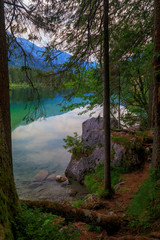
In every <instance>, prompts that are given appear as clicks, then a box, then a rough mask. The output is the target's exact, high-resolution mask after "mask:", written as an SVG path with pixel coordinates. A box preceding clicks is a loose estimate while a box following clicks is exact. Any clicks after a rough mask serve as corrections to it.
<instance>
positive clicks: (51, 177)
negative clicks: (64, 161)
mask: <svg viewBox="0 0 160 240" xmlns="http://www.w3.org/2000/svg"><path fill="white" fill-rule="evenodd" d="M56 176H57V175H56V174H54V173H53V174H50V175H49V176H48V177H47V179H46V180H47V181H55V180H56Z"/></svg>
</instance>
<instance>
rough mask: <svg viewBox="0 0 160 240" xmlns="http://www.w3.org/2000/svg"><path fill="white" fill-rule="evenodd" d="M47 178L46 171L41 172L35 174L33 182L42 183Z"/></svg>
mask: <svg viewBox="0 0 160 240" xmlns="http://www.w3.org/2000/svg"><path fill="white" fill-rule="evenodd" d="M47 176H48V171H47V170H41V171H40V172H39V173H37V174H36V175H35V176H34V181H37V182H38V181H44V180H45V179H46V178H47Z"/></svg>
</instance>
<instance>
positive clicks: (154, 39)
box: [0, 0, 160, 240]
mask: <svg viewBox="0 0 160 240" xmlns="http://www.w3.org/2000/svg"><path fill="white" fill-rule="evenodd" d="M0 23H1V24H0V65H1V68H0V240H29V239H33V240H36V239H38V240H40V239H44V240H46V239H50V240H53V239H56V240H58V239H73V240H74V239H81V240H84V239H86V240H87V239H99V240H100V239H101V240H102V239H106V240H107V239H108V240H112V239H142V240H143V239H160V185H159V184H160V0H145V1H144V0H135V1H132V0H75V1H72V0H55V1H50V0H46V1H41V0H38V1H31V0H28V1H23V0H6V1H4V0H0ZM21 36H25V38H26V39H27V40H28V41H31V42H35V43H36V42H42V43H43V41H42V40H44V41H45V42H47V43H46V44H45V47H44V48H43V51H42V52H41V53H40V55H39V56H40V58H41V59H43V61H44V64H45V65H46V66H47V67H48V69H49V70H46V71H45V70H44V69H43V70H42V69H37V68H34V67H33V66H31V65H30V63H31V61H32V56H31V53H29V52H28V50H27V49H24V48H23V46H22V45H21V44H20V42H19V41H17V37H21ZM10 46H12V48H11V47H10ZM10 49H12V50H10ZM16 49H21V51H20V55H19V56H17V53H18V52H19V51H18V52H17V50H16ZM32 50H33V51H32V52H34V49H32ZM62 51H63V52H62ZM64 52H65V53H69V54H68V55H67V57H66V59H65V60H66V61H65V62H64V61H62V58H65V57H64V55H63V57H62V58H61V61H60V62H58V64H57V62H56V60H57V59H60V56H62V54H63V53H64ZM13 54H15V55H16V56H14V59H16V57H17V58H20V59H22V60H20V61H21V62H22V64H21V67H15V66H10V67H8V64H9V63H10V62H11V57H12V55H13ZM37 62H38V61H37ZM19 86H20V87H27V86H29V87H31V88H32V90H33V91H32V94H33V98H34V99H37V101H36V102H35V106H34V107H33V112H34V116H36V114H38V108H39V106H40V104H39V103H40V96H39V91H38V89H39V88H44V87H45V88H47V87H48V88H53V90H54V91H58V90H59V91H60V90H63V91H64V93H65V98H66V99H67V100H68V101H69V100H70V99H72V98H74V97H81V99H82V101H81V102H80V103H73V104H71V105H70V106H65V105H63V106H62V108H63V110H66V109H68V110H72V109H74V108H78V107H85V109H84V112H86V111H89V110H93V111H94V108H95V107H96V106H101V107H102V108H103V120H102V121H103V127H102V129H101V132H100V133H98V134H102V136H103V137H102V139H103V141H102V142H101V141H99V142H96V143H94V144H92V143H91V144H90V143H89V140H90V139H89V137H88V138H85V136H83V138H82V137H80V136H78V135H77V133H74V137H71V136H67V138H66V139H64V141H65V146H64V147H65V148H67V149H68V148H69V152H70V153H71V154H72V159H71V161H72V162H73V164H74V162H75V164H77V162H79V161H81V159H84V160H86V159H87V157H88V158H91V156H92V153H93V152H94V150H97V149H98V151H101V150H102V148H103V150H104V159H103V163H102V164H100V165H99V166H98V167H97V168H95V169H93V171H92V172H88V173H87V174H86V175H85V176H84V178H83V179H82V184H84V185H85V186H86V187H87V189H88V191H89V192H90V194H89V195H88V196H86V197H84V198H83V199H79V200H78V201H75V202H74V203H68V202H58V201H57V202H54V201H53V202H51V201H45V200H44V201H29V200H26V201H25V200H21V199H19V197H18V194H17V190H16V185H15V182H14V174H13V161H12V143H11V117H10V89H12V88H17V87H19ZM65 90H66V91H65ZM122 106H123V107H124V108H125V109H126V110H127V114H122V111H121V109H122ZM115 111H116V116H117V119H116V127H115V126H112V120H113V117H114V116H113V115H114V114H113V113H114V112H115ZM30 118H33V115H31V116H29V115H28V116H27V119H28V120H30ZM114 120H115V117H114ZM96 121H98V124H100V122H101V118H100V116H99V117H98V119H97V120H96ZM94 130H96V131H97V129H92V128H91V133H93V132H92V131H94ZM98 136H101V135H98ZM99 139H100V138H99ZM92 140H93V139H92ZM117 146H118V147H119V148H118V147H117ZM119 149H123V154H122V160H121V164H120V165H118V166H116V164H115V165H114V162H115V160H116V158H118V159H119V158H120V151H119ZM91 160H92V161H93V159H92V158H91ZM92 161H91V162H92ZM95 161H99V156H98V157H97V158H96V160H95ZM84 172H85V171H84ZM67 174H68V175H67ZM66 176H67V177H70V173H67V170H66ZM81 177H82V176H81V175H80V178H81Z"/></svg>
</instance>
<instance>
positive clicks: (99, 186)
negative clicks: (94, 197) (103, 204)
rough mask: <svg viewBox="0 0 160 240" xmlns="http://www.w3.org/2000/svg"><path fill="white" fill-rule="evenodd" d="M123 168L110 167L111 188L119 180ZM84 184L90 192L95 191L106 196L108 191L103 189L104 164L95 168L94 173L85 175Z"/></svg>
mask: <svg viewBox="0 0 160 240" xmlns="http://www.w3.org/2000/svg"><path fill="white" fill-rule="evenodd" d="M122 172H123V169H122V168H120V167H111V182H112V189H114V186H115V185H116V184H117V183H118V182H119V181H120V176H121V173H122ZM84 184H85V186H86V187H87V189H88V190H89V192H91V193H96V194H98V195H99V196H100V197H102V198H103V197H105V196H106V195H107V196H108V192H106V191H105V190H104V164H102V165H99V166H98V167H97V168H96V171H95V173H90V174H88V175H87V176H86V177H85V180H84Z"/></svg>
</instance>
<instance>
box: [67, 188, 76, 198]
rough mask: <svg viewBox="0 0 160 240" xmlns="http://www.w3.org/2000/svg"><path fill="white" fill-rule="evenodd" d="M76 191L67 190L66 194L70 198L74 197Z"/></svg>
mask: <svg viewBox="0 0 160 240" xmlns="http://www.w3.org/2000/svg"><path fill="white" fill-rule="evenodd" d="M77 193H78V192H77V191H76V190H74V189H69V190H68V194H69V196H71V197H75V196H76V195H77Z"/></svg>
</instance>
